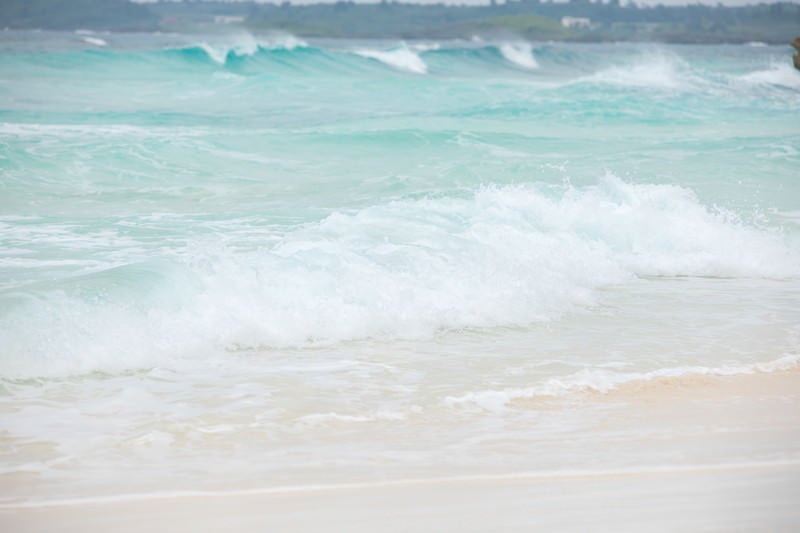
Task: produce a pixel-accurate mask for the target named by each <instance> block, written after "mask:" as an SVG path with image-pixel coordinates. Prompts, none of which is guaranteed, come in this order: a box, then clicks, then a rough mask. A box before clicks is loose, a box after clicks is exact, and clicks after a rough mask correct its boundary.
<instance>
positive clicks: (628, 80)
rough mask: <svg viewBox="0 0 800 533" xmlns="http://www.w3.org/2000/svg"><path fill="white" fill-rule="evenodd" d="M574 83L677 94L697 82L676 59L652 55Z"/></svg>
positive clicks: (674, 56) (683, 64) (659, 52)
mask: <svg viewBox="0 0 800 533" xmlns="http://www.w3.org/2000/svg"><path fill="white" fill-rule="evenodd" d="M576 81H577V82H578V83H586V82H588V83H597V84H603V85H618V86H622V87H634V88H654V89H678V90H680V89H688V88H691V87H693V86H694V82H695V81H697V78H696V76H695V75H694V74H693V73H692V72H691V70H690V69H689V67H688V65H687V64H686V62H685V61H684V60H682V59H681V58H680V57H679V56H677V55H675V54H670V53H666V52H664V51H655V52H653V53H651V54H648V55H647V56H642V57H641V58H639V59H638V60H636V61H633V62H631V63H628V64H625V65H619V66H612V67H608V68H604V69H601V70H599V71H598V72H596V73H595V74H592V75H590V76H587V77H583V78H580V79H579V80H576Z"/></svg>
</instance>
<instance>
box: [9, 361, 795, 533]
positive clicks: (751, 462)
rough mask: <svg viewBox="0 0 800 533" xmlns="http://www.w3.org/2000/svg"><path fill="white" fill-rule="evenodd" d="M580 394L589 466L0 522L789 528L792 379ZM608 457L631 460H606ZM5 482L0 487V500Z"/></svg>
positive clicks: (114, 503) (147, 503) (226, 495)
mask: <svg viewBox="0 0 800 533" xmlns="http://www.w3.org/2000/svg"><path fill="white" fill-rule="evenodd" d="M592 395H593V396H595V397H594V398H593V399H592V401H593V402H596V401H597V400H598V396H599V397H600V399H601V401H602V402H604V403H606V404H608V405H609V406H610V409H609V411H608V414H609V416H607V417H606V418H605V419H603V420H598V424H597V426H596V427H595V430H594V431H593V432H592V433H591V434H586V435H584V440H583V441H582V442H581V443H578V444H577V446H578V447H579V448H581V451H582V452H583V453H591V448H592V447H596V452H597V456H598V458H600V459H599V461H598V463H597V464H596V465H594V467H592V468H585V469H581V470H572V471H570V470H564V469H561V470H553V471H547V470H542V471H532V472H497V473H495V474H487V473H481V474H477V475H469V474H464V473H461V474H460V475H458V476H453V475H452V473H451V472H448V471H447V470H446V468H442V469H441V471H437V470H436V469H431V471H430V472H429V475H428V476H425V477H424V478H415V479H385V480H382V481H378V482H374V481H370V482H361V481H360V480H358V479H352V480H350V481H343V482H341V483H335V484H320V485H313V486H312V485H297V486H291V485H289V486H285V487H269V488H263V489H261V488H255V487H246V488H243V487H233V486H226V485H225V483H224V482H221V483H220V486H219V489H218V490H215V491H205V492H195V491H193V490H192V487H187V490H186V491H185V492H176V493H171V494H158V493H153V494H138V495H127V496H126V495H124V494H121V495H120V496H115V495H113V493H110V494H109V495H106V496H103V497H99V498H93V499H78V500H69V499H63V500H59V501H56V500H53V501H50V502H29V503H19V504H14V503H9V504H4V505H3V507H2V514H0V525H1V526H2V529H3V530H4V531H14V532H28V531H30V532H33V531H37V532H47V531H54V532H55V531H58V532H79V531H80V532H90V531H91V532H94V531H98V532H99V531H117V532H126V531H142V530H144V531H151V532H162V531H163V532H175V531H239V532H250V531H533V530H554V529H557V530H567V531H585V530H596V531H643V530H647V531H698V530H703V531H732V530H737V531H765V530H769V531H791V530H793V529H794V528H796V527H797V524H798V523H800V507H798V506H797V501H798V500H797V497H798V494H800V445H799V444H798V443H800V409H797V405H798V400H800V372H798V371H797V370H789V371H782V372H776V373H756V374H750V375H738V376H727V377H705V378H689V379H686V378H684V379H669V380H660V381H658V380H657V381H653V382H642V383H638V384H632V385H629V386H627V387H624V388H622V389H620V390H616V391H612V392H610V393H608V394H600V393H592ZM573 400H574V399H573ZM538 408H541V406H539V407H538ZM550 408H554V409H580V406H579V405H578V404H576V403H570V404H569V405H561V406H560V407H556V406H550ZM532 444H534V447H533V448H532V449H531V453H536V449H535V444H536V443H532ZM538 444H539V445H541V446H542V448H547V447H548V446H550V445H552V443H549V444H548V443H546V442H541V443H538ZM563 444H564V445H565V446H575V445H576V444H575V443H568V442H565V443H563ZM612 449H616V450H617V453H623V454H631V455H633V456H636V458H637V459H636V464H628V466H626V467H624V468H616V467H614V466H610V465H609V464H604V461H603V459H602V458H604V457H609V451H610V450H612ZM667 451H668V452H670V453H665V452H667ZM670 456H671V457H672V458H673V460H672V461H664V458H665V457H670ZM650 460H654V461H659V462H651V461H650ZM606 463H607V461H606ZM475 466H476V471H480V470H481V468H480V466H481V465H475ZM13 483H14V480H13V479H8V478H7V477H6V479H5V480H4V481H3V485H4V493H5V494H9V493H10V492H9V491H12V492H13V490H14V486H13ZM118 488H120V489H121V488H122V485H120V487H118ZM119 492H120V493H123V492H124V491H123V490H120V491H119Z"/></svg>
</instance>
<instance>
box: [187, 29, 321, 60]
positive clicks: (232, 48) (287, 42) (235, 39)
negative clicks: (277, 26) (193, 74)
mask: <svg viewBox="0 0 800 533" xmlns="http://www.w3.org/2000/svg"><path fill="white" fill-rule="evenodd" d="M198 46H199V47H200V48H202V49H203V50H204V51H205V52H206V54H208V57H210V58H211V59H212V60H213V61H214V62H216V63H219V64H221V65H224V64H225V62H226V61H227V59H228V56H229V55H230V54H234V55H236V56H239V57H244V56H252V55H254V54H255V53H257V52H258V51H259V50H294V49H296V48H302V47H306V46H308V44H307V43H306V42H305V41H303V40H301V39H298V38H297V37H295V36H294V35H291V34H282V33H278V34H272V35H270V36H267V37H266V38H265V39H256V38H255V37H254V36H253V35H252V34H250V33H248V32H241V33H234V34H231V35H228V36H226V38H225V40H224V41H222V42H216V43H208V42H203V43H200V44H199V45H198Z"/></svg>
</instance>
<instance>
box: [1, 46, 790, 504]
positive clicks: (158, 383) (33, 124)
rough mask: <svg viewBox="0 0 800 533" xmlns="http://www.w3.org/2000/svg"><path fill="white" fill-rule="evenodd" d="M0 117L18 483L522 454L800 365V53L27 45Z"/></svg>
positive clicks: (388, 471) (93, 488) (147, 480)
mask: <svg viewBox="0 0 800 533" xmlns="http://www.w3.org/2000/svg"><path fill="white" fill-rule="evenodd" d="M0 103H2V106H1V108H0V115H1V116H0V188H1V189H2V190H1V191H0V376H2V380H1V381H0V413H1V415H0V435H2V439H3V443H4V445H3V450H4V451H3V459H2V469H3V474H2V475H3V476H5V478H6V480H12V481H13V480H15V479H19V480H21V481H19V482H18V483H16V482H14V483H16V484H15V491H14V494H11V495H9V496H8V498H10V499H19V498H32V499H37V498H46V497H62V498H63V497H68V496H75V495H76V494H79V495H84V496H93V495H99V494H101V493H106V492H107V491H108V488H107V486H108V485H114V486H115V487H116V488H115V489H114V490H115V491H118V492H126V491H144V492H146V491H150V490H155V489H164V488H165V486H164V484H163V482H162V481H159V482H158V483H156V482H154V481H153V480H154V479H158V476H157V475H156V474H154V473H156V472H163V471H164V470H165V469H169V470H170V471H171V472H172V473H173V475H171V479H170V481H169V483H168V484H167V485H168V486H167V487H166V488H168V489H171V490H185V489H188V488H192V487H195V486H198V484H200V485H203V484H205V486H208V484H209V483H211V484H214V483H218V484H219V483H231V484H234V485H237V486H238V485H248V486H261V485H280V484H291V483H296V482H300V481H302V482H319V481H324V480H325V479H326V478H327V476H330V477H332V478H336V479H341V478H347V479H350V478H353V477H356V478H365V479H379V478H383V477H389V478H391V477H397V476H403V475H412V474H415V473H417V474H419V473H422V474H424V473H425V472H426V471H427V469H429V468H430V466H431V465H438V466H441V465H451V466H452V467H453V471H454V472H465V471H466V472H479V473H486V472H489V473H502V472H506V471H508V470H509V469H513V468H514V467H515V466H518V465H519V464H521V462H520V455H521V450H525V449H529V447H530V445H531V443H537V442H538V443H543V442H556V441H558V439H560V438H561V437H562V436H563V435H567V434H568V435H571V437H570V438H573V439H574V438H576V435H580V434H581V428H586V427H588V423H589V421H590V420H591V417H592V416H593V415H594V414H596V413H597V412H598V411H597V410H601V411H602V410H604V409H607V406H606V405H605V404H596V405H595V404H593V400H592V398H593V396H580V395H578V396H576V394H577V393H579V392H581V391H586V390H594V391H599V392H601V393H602V392H606V391H608V390H611V389H613V388H615V387H618V386H620V385H621V384H624V383H629V382H634V381H636V382H638V381H642V382H647V381H652V380H655V379H660V378H664V377H675V376H694V375H728V374H737V373H751V372H764V371H773V370H781V369H789V368H793V367H795V366H796V364H797V360H798V358H800V348H799V347H800V305H798V304H800V181H798V179H797V178H798V171H797V168H798V164H799V163H800V153H799V152H798V149H797V146H800V123H798V121H797V116H798V111H800V73H798V72H796V71H794V70H793V69H791V67H790V50H789V48H788V47H754V46H705V47H695V46H666V45H655V44H602V45H597V44H593V45H576V44H558V43H524V42H483V41H474V42H438V43H435V42H418V43H411V42H409V43H397V42H378V41H318V42H317V41H309V42H305V41H302V40H300V39H297V38H294V37H292V36H285V35H284V36H277V35H262V36H253V35H249V34H208V35H170V34H141V35H138V34H90V33H87V32H81V33H75V34H72V33H47V32H36V33H34V32H8V31H6V32H2V33H0ZM537 398H543V399H544V400H545V401H546V402H547V401H550V400H552V399H554V398H556V399H561V400H564V401H566V402H567V404H559V406H560V407H559V408H558V409H552V408H549V407H548V408H544V407H542V408H541V409H540V408H539V407H536V406H535V405H534V408H531V406H530V405H527V404H526V406H525V407H524V408H522V407H520V400H521V399H522V400H525V401H527V400H531V399H533V400H536V399H537ZM561 400H559V401H561ZM546 402H545V403H546ZM572 402H577V403H576V404H573V403H572ZM565 405H567V406H568V407H565ZM576 405H577V407H576ZM569 406H572V407H569ZM544 448H546V446H545V447H544ZM544 448H543V449H544ZM548 449H550V448H548ZM550 450H551V452H552V453H551V454H550V455H547V456H546V457H542V458H540V460H539V459H536V460H534V459H532V458H531V457H527V458H525V460H524V461H522V463H524V464H525V466H526V468H533V469H536V468H545V467H554V466H555V467H559V466H561V467H584V466H586V465H587V464H590V463H591V462H592V460H593V459H592V458H591V457H588V456H581V455H580V454H577V455H576V454H572V455H570V453H567V452H564V453H557V452H558V448H557V447H556V448H552V449H550ZM748 458H750V459H752V457H748V455H747V453H746V452H743V455H742V457H737V458H735V459H748ZM728 459H730V458H728ZM622 466H625V463H624V460H623V461H622ZM342 472H344V474H343V473H342ZM209 473H210V474H211V479H212V480H214V481H209ZM118 476H123V477H124V478H125V479H126V480H127V481H126V483H127V484H128V485H129V486H126V487H123V488H120V487H119V486H118V484H116V485H115V484H114V483H113V480H112V478H115V477H118ZM337 476H338V477H337Z"/></svg>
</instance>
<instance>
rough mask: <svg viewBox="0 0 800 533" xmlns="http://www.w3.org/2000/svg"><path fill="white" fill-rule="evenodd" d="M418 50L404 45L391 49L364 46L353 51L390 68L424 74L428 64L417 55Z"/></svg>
mask: <svg viewBox="0 0 800 533" xmlns="http://www.w3.org/2000/svg"><path fill="white" fill-rule="evenodd" d="M419 52H420V51H419V50H415V49H413V48H409V47H408V46H406V45H403V46H401V47H399V48H394V49H391V50H371V49H366V48H364V49H359V50H355V53H356V54H358V55H360V56H361V57H366V58H369V59H375V60H377V61H380V62H381V63H385V64H386V65H389V66H390V67H392V68H395V69H398V70H404V71H406V72H413V73H414V74H426V73H427V72H428V65H426V64H425V62H424V61H423V60H422V58H421V57H420V56H419Z"/></svg>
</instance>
